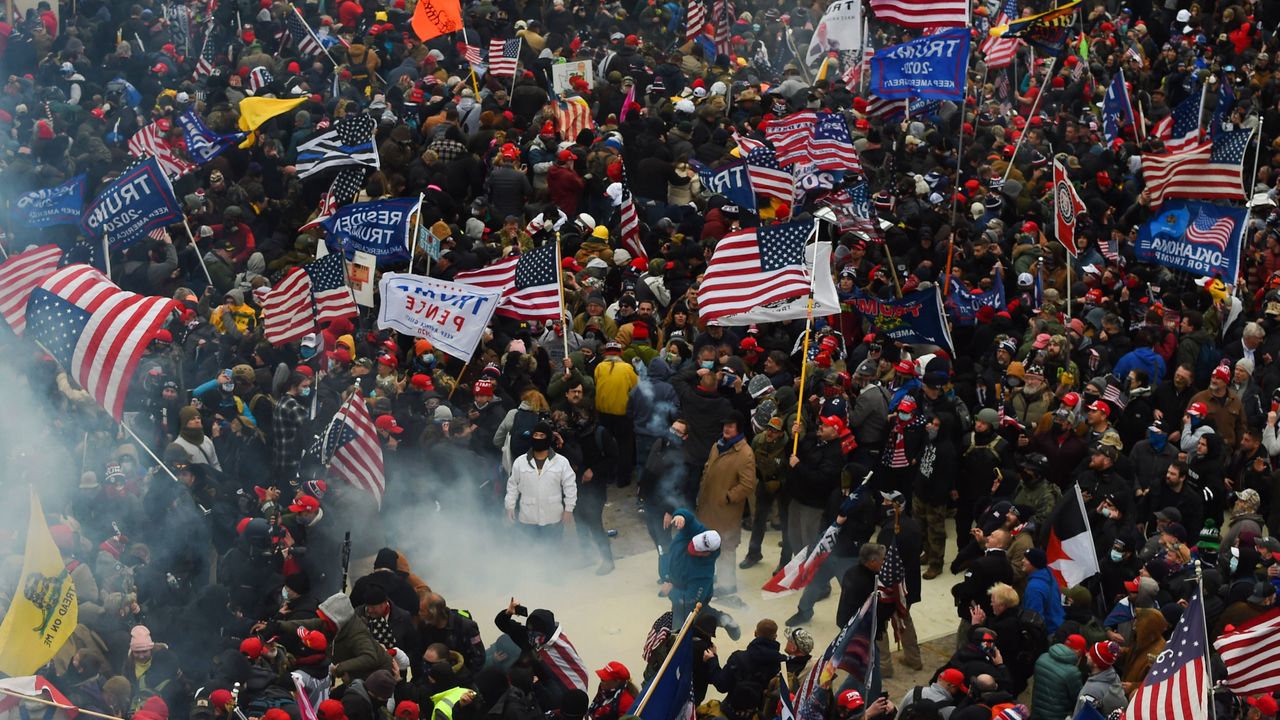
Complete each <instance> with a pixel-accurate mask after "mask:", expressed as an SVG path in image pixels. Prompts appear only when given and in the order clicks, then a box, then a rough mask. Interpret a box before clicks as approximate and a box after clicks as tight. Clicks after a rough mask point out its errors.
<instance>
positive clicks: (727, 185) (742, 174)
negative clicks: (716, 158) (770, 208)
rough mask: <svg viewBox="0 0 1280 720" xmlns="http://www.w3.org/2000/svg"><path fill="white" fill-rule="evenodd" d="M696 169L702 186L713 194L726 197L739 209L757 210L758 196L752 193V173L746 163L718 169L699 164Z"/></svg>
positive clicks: (723, 166) (722, 166)
mask: <svg viewBox="0 0 1280 720" xmlns="http://www.w3.org/2000/svg"><path fill="white" fill-rule="evenodd" d="M694 169H696V170H697V171H698V177H699V179H701V180H702V184H703V185H705V186H706V187H707V189H709V190H710V191H711V192H712V193H714V194H718V195H723V196H725V197H726V198H728V199H729V202H731V203H733V204H734V205H737V206H739V207H743V208H746V209H748V210H752V211H754V210H755V209H756V196H755V193H753V192H751V181H750V176H751V173H750V169H749V168H748V167H747V163H746V162H745V161H742V160H739V161H737V162H731V163H729V164H727V165H721V166H720V167H718V168H709V167H707V166H705V165H703V164H701V163H697V164H694Z"/></svg>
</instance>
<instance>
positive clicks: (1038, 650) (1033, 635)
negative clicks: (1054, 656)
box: [1010, 609, 1049, 667]
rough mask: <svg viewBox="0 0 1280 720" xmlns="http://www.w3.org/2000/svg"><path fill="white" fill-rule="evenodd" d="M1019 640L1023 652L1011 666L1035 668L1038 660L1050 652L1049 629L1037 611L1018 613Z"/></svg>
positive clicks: (1021, 611)
mask: <svg viewBox="0 0 1280 720" xmlns="http://www.w3.org/2000/svg"><path fill="white" fill-rule="evenodd" d="M1018 640H1019V645H1020V647H1021V650H1019V651H1018V657H1016V658H1013V662H1012V663H1010V664H1011V665H1016V666H1019V667H1034V666H1035V663H1036V659H1038V658H1039V657H1040V656H1041V655H1043V654H1045V653H1046V652H1048V650H1049V629H1048V628H1046V627H1045V624H1044V618H1043V617H1041V616H1040V613H1038V612H1036V611H1035V610H1025V609H1024V610H1019V611H1018Z"/></svg>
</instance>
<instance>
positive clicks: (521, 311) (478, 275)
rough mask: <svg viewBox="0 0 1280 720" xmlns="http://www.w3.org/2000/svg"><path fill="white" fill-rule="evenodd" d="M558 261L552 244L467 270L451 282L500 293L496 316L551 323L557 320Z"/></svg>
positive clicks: (558, 297) (558, 310) (558, 293)
mask: <svg viewBox="0 0 1280 720" xmlns="http://www.w3.org/2000/svg"><path fill="white" fill-rule="evenodd" d="M559 260H560V258H558V257H556V246H555V245H554V244H548V245H543V246H542V247H540V248H537V249H535V250H532V251H530V252H527V253H524V254H523V255H512V256H510V257H506V258H503V259H501V260H499V261H497V262H495V263H493V264H491V265H488V266H486V267H482V268H480V269H479V270H468V271H467V272H461V273H458V274H457V275H455V276H454V278H453V279H454V280H455V281H457V282H460V283H467V284H469V285H479V286H480V287H483V288H488V289H498V290H501V291H502V299H501V300H500V301H499V303H498V309H497V310H496V312H497V313H498V314H499V315H503V316H505V317H510V318H517V319H521V320H555V319H556V318H558V317H560V313H561V310H560V284H559V283H560V262H559Z"/></svg>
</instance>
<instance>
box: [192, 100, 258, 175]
mask: <svg viewBox="0 0 1280 720" xmlns="http://www.w3.org/2000/svg"><path fill="white" fill-rule="evenodd" d="M178 125H179V126H181V127H182V135H183V138H184V139H186V141H187V155H190V156H191V159H192V160H194V161H196V164H198V165H204V164H205V163H207V162H209V161H210V160H212V159H214V158H216V157H218V156H219V155H221V154H222V153H223V152H225V151H226V150H227V149H228V148H231V147H235V146H236V145H239V144H240V142H241V141H243V140H244V138H245V133H242V132H235V133H230V134H227V135H222V134H219V133H216V132H214V131H212V130H210V129H209V127H208V126H207V125H205V124H204V120H203V119H201V117H200V116H199V115H198V114H196V111H195V110H188V111H186V112H184V113H182V114H181V115H179V116H178Z"/></svg>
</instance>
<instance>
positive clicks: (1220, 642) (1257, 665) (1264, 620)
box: [1213, 609, 1280, 695]
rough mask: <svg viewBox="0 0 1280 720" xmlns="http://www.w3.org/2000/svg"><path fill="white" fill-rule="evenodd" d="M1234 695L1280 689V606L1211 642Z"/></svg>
mask: <svg viewBox="0 0 1280 720" xmlns="http://www.w3.org/2000/svg"><path fill="white" fill-rule="evenodd" d="M1213 647H1214V648H1216V649H1217V651H1218V654H1219V655H1221V656H1222V662H1223V663H1225V664H1226V666H1227V679H1226V681H1225V682H1226V685H1227V687H1229V688H1231V692H1233V693H1235V694H1237V695H1260V694H1263V693H1275V692H1280V609H1275V610H1271V611H1269V612H1266V613H1263V614H1262V615H1259V616H1257V617H1255V618H1254V619H1252V620H1250V621H1248V622H1246V623H1242V624H1241V625H1240V626H1238V627H1237V628H1236V629H1235V630H1233V631H1232V632H1229V633H1226V634H1224V635H1222V636H1220V637H1219V638H1218V639H1217V640H1214V641H1213Z"/></svg>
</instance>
